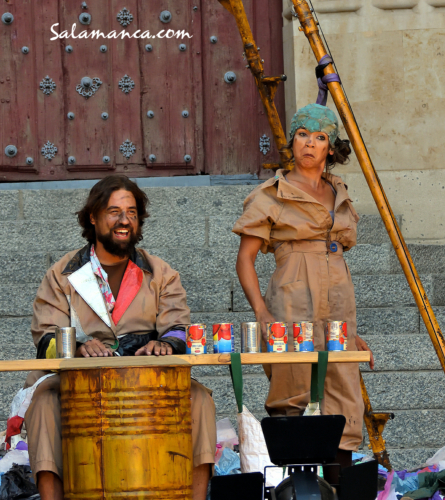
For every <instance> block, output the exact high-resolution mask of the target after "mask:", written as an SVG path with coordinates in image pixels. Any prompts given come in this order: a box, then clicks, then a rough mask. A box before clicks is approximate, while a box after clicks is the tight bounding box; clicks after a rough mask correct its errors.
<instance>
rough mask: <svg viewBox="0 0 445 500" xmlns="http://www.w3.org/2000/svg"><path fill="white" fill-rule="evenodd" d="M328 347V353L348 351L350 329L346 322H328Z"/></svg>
mask: <svg viewBox="0 0 445 500" xmlns="http://www.w3.org/2000/svg"><path fill="white" fill-rule="evenodd" d="M326 347H327V350H328V351H346V349H347V347H348V327H347V324H346V321H328V322H327V324H326Z"/></svg>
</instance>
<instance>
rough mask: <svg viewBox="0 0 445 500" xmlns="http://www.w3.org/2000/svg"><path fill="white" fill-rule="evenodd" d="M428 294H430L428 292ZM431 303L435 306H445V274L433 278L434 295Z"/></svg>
mask: <svg viewBox="0 0 445 500" xmlns="http://www.w3.org/2000/svg"><path fill="white" fill-rule="evenodd" d="M424 286H425V285H424ZM427 293H428V294H429V292H428V291H427ZM430 301H431V303H432V304H433V305H435V306H445V274H439V275H437V274H435V275H434V276H433V294H432V297H431V298H430Z"/></svg>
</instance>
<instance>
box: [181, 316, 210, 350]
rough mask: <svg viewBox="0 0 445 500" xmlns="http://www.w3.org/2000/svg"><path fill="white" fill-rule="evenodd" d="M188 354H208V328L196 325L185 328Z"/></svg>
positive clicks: (199, 324)
mask: <svg viewBox="0 0 445 500" xmlns="http://www.w3.org/2000/svg"><path fill="white" fill-rule="evenodd" d="M185 338H186V346H185V353H186V354H207V345H206V326H205V325H204V324H202V323H195V324H193V325H187V326H186V327H185Z"/></svg>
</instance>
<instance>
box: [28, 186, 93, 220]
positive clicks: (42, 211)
mask: <svg viewBox="0 0 445 500" xmlns="http://www.w3.org/2000/svg"><path fill="white" fill-rule="evenodd" d="M88 193H89V189H24V190H23V191H22V195H23V216H24V218H25V219H28V220H35V221H39V220H54V219H69V220H74V221H77V216H76V212H77V211H78V210H80V209H81V208H82V207H83V205H84V203H85V201H86V199H87V196H88Z"/></svg>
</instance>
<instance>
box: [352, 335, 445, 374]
mask: <svg viewBox="0 0 445 500" xmlns="http://www.w3.org/2000/svg"><path fill="white" fill-rule="evenodd" d="M362 338H363V339H364V340H365V341H366V342H367V343H368V345H369V347H370V348H371V350H372V352H373V354H374V360H375V368H374V370H375V371H401V370H406V371H416V370H440V369H441V367H440V363H439V360H438V358H437V355H436V351H435V350H434V348H433V344H432V343H431V341H430V339H429V337H428V336H426V335H419V334H418V335H363V336H362ZM360 369H361V370H362V371H369V365H368V364H367V363H366V364H365V363H363V364H361V365H360Z"/></svg>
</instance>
